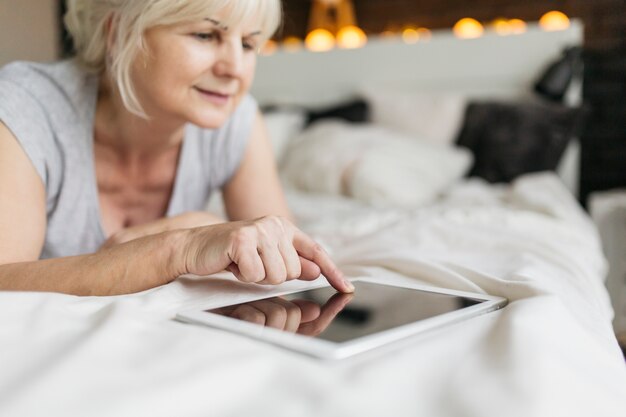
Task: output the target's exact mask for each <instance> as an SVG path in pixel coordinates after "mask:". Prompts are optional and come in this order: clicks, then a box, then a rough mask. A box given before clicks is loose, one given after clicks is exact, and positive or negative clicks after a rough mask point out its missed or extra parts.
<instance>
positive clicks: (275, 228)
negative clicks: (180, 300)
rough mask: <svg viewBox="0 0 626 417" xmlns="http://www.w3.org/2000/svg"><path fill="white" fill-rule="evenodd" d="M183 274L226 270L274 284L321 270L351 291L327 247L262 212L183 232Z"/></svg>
mask: <svg viewBox="0 0 626 417" xmlns="http://www.w3.org/2000/svg"><path fill="white" fill-rule="evenodd" d="M186 233H187V234H186V236H185V240H184V241H183V243H182V244H183V245H185V247H184V249H183V251H182V253H181V255H182V259H181V260H180V261H181V262H182V265H184V273H190V274H195V275H210V274H214V273H217V272H220V271H222V270H225V269H228V270H229V271H231V272H232V273H233V274H234V275H235V277H237V279H238V280H240V281H242V282H250V283H252V282H254V283H257V284H267V285H276V284H281V283H283V282H285V281H289V280H293V279H301V280H306V281H312V280H315V279H317V278H318V277H319V275H320V273H322V274H324V276H325V277H326V279H327V280H328V282H329V283H330V285H332V286H333V287H334V288H335V289H337V290H338V291H341V292H344V293H349V292H353V291H354V287H353V286H352V284H351V283H350V281H348V280H346V279H344V277H343V274H342V273H341V271H339V269H338V268H337V267H336V266H335V264H334V263H333V261H332V260H331V259H330V257H329V256H328V254H327V253H326V251H324V249H323V248H322V247H321V246H320V245H319V244H318V243H316V242H314V241H313V240H312V239H311V238H310V237H309V236H307V235H306V234H305V233H303V232H302V231H300V230H298V229H297V228H296V227H295V226H294V225H293V224H292V223H291V222H289V221H288V220H286V219H284V218H282V217H277V216H267V217H262V218H260V219H256V220H252V221H239V222H231V223H224V224H217V225H213V226H209V227H201V228H196V229H191V230H188V231H186Z"/></svg>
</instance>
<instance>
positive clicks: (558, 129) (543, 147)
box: [457, 102, 582, 182]
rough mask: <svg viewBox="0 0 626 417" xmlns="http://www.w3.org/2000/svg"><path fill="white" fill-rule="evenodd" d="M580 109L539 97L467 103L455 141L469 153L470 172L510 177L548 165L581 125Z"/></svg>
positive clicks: (495, 179) (552, 165) (548, 167)
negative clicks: (503, 101)
mask: <svg viewBox="0 0 626 417" xmlns="http://www.w3.org/2000/svg"><path fill="white" fill-rule="evenodd" d="M581 113H582V111H581V110H580V109H573V108H568V107H564V106H561V105H556V104H549V103H542V102H529V103H517V104H516V103H500V102H480V103H479V102H477V103H471V104H470V105H469V106H468V108H467V111H466V114H465V122H464V125H463V129H462V131H461V133H460V135H459V137H458V140H457V144H458V145H459V146H463V147H466V148H468V149H470V150H471V151H472V152H473V154H474V165H473V167H472V169H471V171H470V175H472V176H478V177H481V178H484V179H485V180H487V181H489V182H510V181H511V180H513V179H514V178H516V177H517V176H519V175H521V174H525V173H529V172H537V171H546V170H554V169H555V168H556V167H557V165H558V163H559V161H560V160H561V156H562V154H563V152H564V150H565V148H566V146H567V143H568V141H569V140H570V139H571V138H572V137H574V136H576V135H577V133H578V131H579V129H580V128H581V123H580V120H581V118H582V117H581V116H582V114H581Z"/></svg>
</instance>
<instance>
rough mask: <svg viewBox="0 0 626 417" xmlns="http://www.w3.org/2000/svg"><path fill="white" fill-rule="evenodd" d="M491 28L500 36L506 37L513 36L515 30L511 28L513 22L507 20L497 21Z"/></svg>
mask: <svg viewBox="0 0 626 417" xmlns="http://www.w3.org/2000/svg"><path fill="white" fill-rule="evenodd" d="M491 27H492V28H493V30H494V31H495V32H496V33H497V34H498V35H500V36H506V35H509V34H511V32H512V31H513V29H512V28H511V22H510V21H508V20H506V19H502V18H500V19H496V20H494V21H493V22H491Z"/></svg>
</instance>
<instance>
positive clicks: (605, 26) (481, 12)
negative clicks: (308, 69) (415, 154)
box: [283, 0, 626, 48]
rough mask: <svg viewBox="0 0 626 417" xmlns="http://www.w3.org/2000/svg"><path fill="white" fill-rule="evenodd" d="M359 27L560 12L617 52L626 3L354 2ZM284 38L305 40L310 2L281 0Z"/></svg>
mask: <svg viewBox="0 0 626 417" xmlns="http://www.w3.org/2000/svg"><path fill="white" fill-rule="evenodd" d="M353 2H354V5H355V8H356V14H357V19H358V22H359V26H361V27H362V28H363V29H365V31H366V32H370V33H378V32H382V31H383V30H385V29H387V28H389V27H394V26H395V27H402V26H403V25H407V24H414V25H419V26H424V27H428V28H431V29H438V28H450V27H452V26H453V25H454V23H455V22H457V21H458V20H459V19H461V18H463V17H473V18H475V19H478V20H479V21H484V22H489V21H491V20H493V19H495V18H498V17H508V18H520V19H523V20H526V21H537V20H539V18H540V17H541V16H542V15H543V14H544V13H546V12H547V11H550V10H555V9H556V10H560V11H562V12H564V13H566V14H567V15H568V16H571V17H577V18H580V19H582V20H583V21H584V23H585V26H586V34H585V36H586V39H587V44H588V46H589V47H593V48H596V47H605V48H606V47H615V46H618V45H619V44H620V43H622V44H623V41H624V37H625V36H626V32H625V30H626V15H625V14H624V10H625V9H626V0H524V1H520V0H471V1H468V0H445V1H442V0H353ZM283 4H284V8H285V15H286V19H285V27H284V31H283V34H284V35H285V36H286V35H295V36H299V37H303V36H304V35H305V33H306V28H307V22H308V15H309V9H310V7H311V0H283Z"/></svg>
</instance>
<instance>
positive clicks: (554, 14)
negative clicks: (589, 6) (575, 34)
mask: <svg viewBox="0 0 626 417" xmlns="http://www.w3.org/2000/svg"><path fill="white" fill-rule="evenodd" d="M539 26H541V28H542V29H543V30H545V31H548V32H552V31H556V30H565V29H567V28H568V27H569V17H567V15H565V13H562V12H558V11H556V10H553V11H551V12H548V13H546V14H544V15H543V16H541V19H539Z"/></svg>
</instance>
